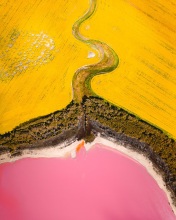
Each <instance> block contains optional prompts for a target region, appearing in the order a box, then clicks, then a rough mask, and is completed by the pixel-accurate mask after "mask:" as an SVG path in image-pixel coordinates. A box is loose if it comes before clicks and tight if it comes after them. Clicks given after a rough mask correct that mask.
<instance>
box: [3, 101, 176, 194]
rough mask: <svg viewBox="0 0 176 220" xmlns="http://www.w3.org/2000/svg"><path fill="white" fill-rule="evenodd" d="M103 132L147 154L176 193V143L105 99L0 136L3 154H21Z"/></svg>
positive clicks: (74, 106) (75, 106) (71, 107)
mask: <svg viewBox="0 0 176 220" xmlns="http://www.w3.org/2000/svg"><path fill="white" fill-rule="evenodd" d="M98 133H100V134H101V135H102V136H104V137H107V138H109V137H112V138H114V139H115V140H116V141H117V142H118V143H120V144H122V145H124V146H126V147H129V148H132V149H134V150H136V151H139V152H142V153H144V154H145V155H146V156H147V157H148V158H149V159H150V160H152V161H153V163H154V164H155V166H156V167H157V168H158V169H159V170H160V172H162V174H163V177H164V180H165V182H166V185H167V186H168V187H169V188H170V189H171V191H172V192H173V194H174V195H175V196H176V142H175V141H174V140H173V139H171V138H169V137H168V136H167V135H166V134H164V133H163V131H161V130H159V129H158V128H155V127H154V126H152V125H150V124H148V123H146V122H144V121H142V120H141V119H139V118H137V117H136V116H134V115H132V114H129V113H128V112H126V111H125V110H123V109H121V108H118V107H116V106H114V105H112V104H110V103H108V102H106V101H104V100H103V99H101V98H97V97H89V98H86V97H84V99H83V101H82V103H81V104H78V103H75V102H73V101H72V102H71V103H70V104H69V105H68V106H67V107H66V108H65V109H63V110H60V111H56V112H53V113H51V114H49V115H46V116H42V117H38V118H35V119H32V120H30V121H28V122H25V123H23V124H21V125H19V126H17V127H16V128H15V129H13V130H12V131H10V132H8V133H5V134H3V135H0V154H3V153H5V152H9V151H10V152H11V155H12V156H16V155H19V154H20V153H21V152H22V149H26V148H30V149H31V148H44V147H49V146H54V145H57V144H60V143H63V142H64V143H67V144H70V143H72V142H73V141H75V140H79V139H82V138H83V139H85V141H87V142H91V141H93V140H94V138H95V136H97V134H98Z"/></svg>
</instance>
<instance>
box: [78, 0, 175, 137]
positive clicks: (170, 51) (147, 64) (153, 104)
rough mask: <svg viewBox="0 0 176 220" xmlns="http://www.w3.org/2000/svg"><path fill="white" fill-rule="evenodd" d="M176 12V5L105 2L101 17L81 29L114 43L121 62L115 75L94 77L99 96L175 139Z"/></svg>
mask: <svg viewBox="0 0 176 220" xmlns="http://www.w3.org/2000/svg"><path fill="white" fill-rule="evenodd" d="M175 11H176V4H175V1H174V0H171V1H167V0H156V1H152V0H149V1H141V0H129V1H128V0H127V1H124V0H118V1H114V0H109V1H107V0H101V1H99V4H98V9H97V12H96V14H95V15H94V16H93V17H92V18H91V19H90V20H88V21H87V22H86V24H85V25H83V26H82V29H81V33H82V34H83V35H86V36H88V37H91V38H94V39H99V40H101V41H103V42H106V43H107V44H109V45H110V46H111V47H112V48H113V49H114V50H115V51H116V53H117V54H118V56H119V59H120V64H119V67H118V68H117V69H116V70H115V71H113V72H112V73H108V74H104V75H99V76H97V77H95V78H93V80H92V87H93V90H94V91H95V93H97V94H99V95H100V96H101V97H104V98H105V99H106V100H109V101H110V102H112V103H114V104H116V105H117V106H121V107H123V108H125V109H127V110H128V111H130V112H132V113H134V114H136V115H137V116H139V117H140V118H142V119H144V120H146V121H148V122H150V123H152V124H154V125H155V126H157V127H160V128H162V129H163V130H165V131H167V132H168V133H170V134H171V135H172V136H173V137H174V138H176V128H175V123H176V56H175V55H176V50H175V47H176V14H175V15H174V13H175ZM105 18H106V19H105ZM87 25H89V26H90V28H89V30H86V29H85V27H86V26H87ZM174 44H175V45H174Z"/></svg>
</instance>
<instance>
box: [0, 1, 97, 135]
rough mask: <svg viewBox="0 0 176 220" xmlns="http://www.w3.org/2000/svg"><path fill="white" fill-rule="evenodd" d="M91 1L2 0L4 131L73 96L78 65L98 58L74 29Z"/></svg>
mask: <svg viewBox="0 0 176 220" xmlns="http://www.w3.org/2000/svg"><path fill="white" fill-rule="evenodd" d="M87 8H89V1H87V0H84V1H80V0H74V1H73V0H71V1H70V0H69V1H63V0H59V1H54V0H25V1H23V0H17V1H15V0H10V1H7V0H3V1H1V2H0V20H1V25H0V133H4V132H6V131H9V130H11V129H13V128H14V127H15V126H17V125H18V124H20V123H22V122H24V121H27V120H29V119H31V118H34V117H37V116H41V115H46V114H49V113H51V112H53V111H55V110H58V109H62V108H64V107H65V106H66V105H67V104H68V103H69V102H70V101H71V100H72V87H71V83H72V77H73V75H74V72H76V70H77V69H78V68H79V67H81V66H83V65H85V64H87V63H89V64H91V63H95V62H97V61H98V60H99V59H98V56H95V57H94V58H89V59H88V58H87V57H88V54H89V53H90V52H94V53H96V51H92V49H91V48H89V47H88V46H87V45H84V44H83V43H81V42H79V41H78V40H76V39H75V38H74V36H73V35H72V25H73V23H74V22H75V21H76V20H77V19H78V17H80V16H81V15H82V14H83V13H84V12H86V10H87Z"/></svg>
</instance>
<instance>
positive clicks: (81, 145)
mask: <svg viewBox="0 0 176 220" xmlns="http://www.w3.org/2000/svg"><path fill="white" fill-rule="evenodd" d="M84 144H85V142H84V140H83V141H81V143H80V144H78V146H77V147H76V152H78V151H80V149H81V148H83V147H84Z"/></svg>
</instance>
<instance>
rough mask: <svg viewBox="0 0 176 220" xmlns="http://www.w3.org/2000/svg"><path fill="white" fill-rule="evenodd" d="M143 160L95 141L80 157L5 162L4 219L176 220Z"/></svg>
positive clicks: (0, 185)
mask: <svg viewBox="0 0 176 220" xmlns="http://www.w3.org/2000/svg"><path fill="white" fill-rule="evenodd" d="M175 219H176V217H175V215H174V214H173V212H172V210H171V208H170V206H169V204H168V200H167V198H166V196H165V194H164V192H163V191H162V190H161V189H160V188H159V186H158V185H157V183H156V182H155V180H154V179H153V178H152V177H151V176H150V175H149V174H148V172H147V171H146V169H145V168H144V167H143V166H141V165H140V164H139V163H138V162H136V161H134V160H132V159H130V158H129V157H128V156H125V155H123V154H121V153H119V152H118V151H116V150H112V149H111V148H108V147H105V146H103V145H100V144H96V145H95V146H94V148H92V149H91V150H89V151H88V152H86V151H85V150H84V149H81V150H80V152H79V153H78V154H77V157H76V158H75V159H72V158H62V159H61V158H38V159H29V158H27V159H22V160H18V161H16V162H14V163H6V164H2V165H0V220H175Z"/></svg>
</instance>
